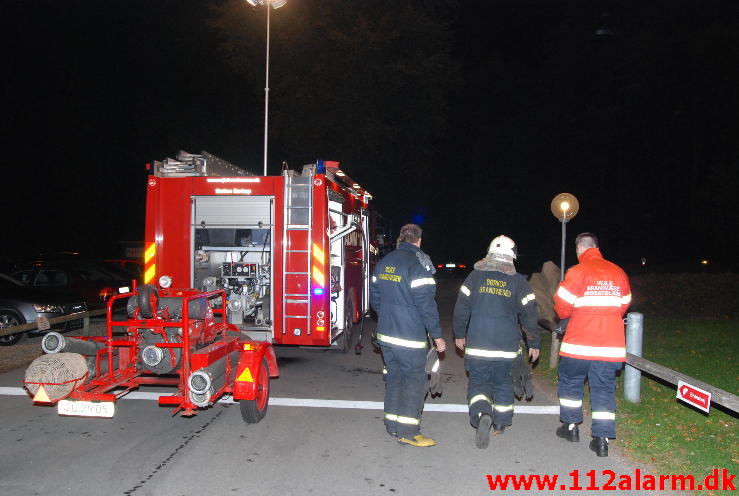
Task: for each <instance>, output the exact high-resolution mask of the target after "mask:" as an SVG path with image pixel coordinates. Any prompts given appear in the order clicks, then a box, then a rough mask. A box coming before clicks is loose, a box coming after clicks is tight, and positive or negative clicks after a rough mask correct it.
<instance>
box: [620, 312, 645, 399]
mask: <svg viewBox="0 0 739 496" xmlns="http://www.w3.org/2000/svg"><path fill="white" fill-rule="evenodd" d="M643 337H644V315H643V314H641V313H639V312H629V313H628V314H627V315H626V352H627V353H631V354H632V355H636V356H639V357H640V356H641V355H642V344H643ZM624 398H626V400H627V401H629V402H630V403H639V401H640V400H641V371H640V370H639V369H636V368H634V367H632V366H631V365H629V364H626V367H625V369H624Z"/></svg>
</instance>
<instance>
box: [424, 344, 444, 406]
mask: <svg viewBox="0 0 739 496" xmlns="http://www.w3.org/2000/svg"><path fill="white" fill-rule="evenodd" d="M439 363H440V362H439V354H438V353H437V352H436V350H435V349H434V348H429V352H428V354H427V355H426V378H427V380H428V389H429V394H430V395H431V397H432V398H435V397H437V396H441V392H442V391H441V374H439Z"/></svg>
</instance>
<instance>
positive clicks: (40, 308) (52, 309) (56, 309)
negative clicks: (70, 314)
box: [33, 305, 62, 313]
mask: <svg viewBox="0 0 739 496" xmlns="http://www.w3.org/2000/svg"><path fill="white" fill-rule="evenodd" d="M33 309H34V310H36V312H37V313H62V307H60V306H59V305H34V306H33Z"/></svg>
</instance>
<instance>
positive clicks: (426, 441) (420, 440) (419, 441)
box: [398, 434, 436, 448]
mask: <svg viewBox="0 0 739 496" xmlns="http://www.w3.org/2000/svg"><path fill="white" fill-rule="evenodd" d="M398 442H399V443H401V444H407V445H409V446H417V447H419V448H425V447H427V446H434V445H435V444H436V441H434V440H433V439H431V438H430V437H426V436H424V435H423V434H416V435H415V436H413V437H412V438H405V437H399V438H398Z"/></svg>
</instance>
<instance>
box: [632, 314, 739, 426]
mask: <svg viewBox="0 0 739 496" xmlns="http://www.w3.org/2000/svg"><path fill="white" fill-rule="evenodd" d="M643 332H644V316H643V315H642V314H640V313H638V312H630V313H629V314H628V315H627V317H626V368H625V370H624V397H625V398H626V400H627V401H629V402H631V403H639V400H640V396H641V389H640V384H641V372H642V371H643V372H646V373H647V374H649V375H651V376H654V377H657V378H659V379H662V380H663V381H666V382H668V383H670V384H672V385H677V383H678V382H679V381H682V382H686V383H688V384H690V385H691V386H695V387H698V388H700V389H703V390H704V391H707V392H709V393H711V402H712V403H716V404H717V405H721V406H723V407H724V408H727V409H729V410H731V411H732V412H734V413H736V412H739V397H738V396H736V395H734V394H732V393H730V392H728V391H724V390H723V389H719V388H717V387H715V386H712V385H710V384H707V383H705V382H703V381H700V380H698V379H696V378H694V377H690V376H689V375H685V374H683V373H681V372H678V371H676V370H672V369H670V368H667V367H665V366H663V365H660V364H658V363H654V362H650V361H649V360H647V359H645V358H642V357H641V354H642V335H643Z"/></svg>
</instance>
